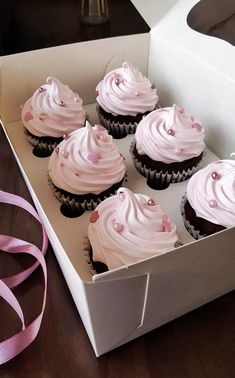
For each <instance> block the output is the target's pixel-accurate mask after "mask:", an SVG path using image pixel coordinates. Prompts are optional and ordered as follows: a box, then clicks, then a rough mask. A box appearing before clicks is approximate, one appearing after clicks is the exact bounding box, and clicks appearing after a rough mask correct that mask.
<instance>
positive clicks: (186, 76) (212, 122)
mask: <svg viewBox="0 0 235 378" xmlns="http://www.w3.org/2000/svg"><path fill="white" fill-rule="evenodd" d="M197 2H198V1H197V0H187V1H185V0H182V1H179V2H178V3H177V4H176V5H175V6H174V7H173V8H172V9H171V11H170V12H168V14H167V15H166V16H165V17H164V18H163V19H162V20H161V21H160V22H159V23H158V24H157V25H156V26H155V27H154V28H153V29H152V30H151V32H150V58H149V73H148V75H149V77H150V79H151V80H152V81H154V82H155V83H156V84H157V86H158V90H159V99H160V100H161V102H162V103H163V104H164V105H166V106H171V105H172V104H173V103H174V102H175V103H178V104H179V105H181V106H183V107H185V109H186V110H187V111H188V112H189V113H191V114H192V115H193V116H194V117H195V118H196V119H198V120H199V121H201V122H202V123H203V125H204V126H205V129H206V143H207V145H208V147H209V148H210V149H212V150H213V152H215V153H216V154H217V155H218V156H219V157H221V158H229V156H230V153H231V152H232V151H234V145H235V132H234V127H233V124H234V98H235V85H234V84H235V50H234V47H233V46H232V45H231V44H229V43H228V42H226V41H224V40H222V39H219V38H212V37H210V36H207V35H204V34H201V33H198V32H196V31H195V30H193V29H191V28H190V27H189V26H188V24H187V15H188V13H189V12H190V10H191V9H192V7H193V6H194V5H195V4H196V3H197Z"/></svg>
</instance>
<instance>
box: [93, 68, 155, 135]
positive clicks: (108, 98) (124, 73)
mask: <svg viewBox="0 0 235 378" xmlns="http://www.w3.org/2000/svg"><path fill="white" fill-rule="evenodd" d="M96 94H97V97H96V101H97V104H98V105H97V112H98V115H99V118H100V122H101V124H102V125H103V126H104V127H105V128H106V129H107V130H108V132H109V134H111V135H112V136H113V137H114V138H117V139H119V138H123V137H125V136H126V135H127V134H134V133H135V131H136V127H137V125H138V123H139V122H140V121H141V119H142V117H143V115H146V114H148V113H149V112H150V111H152V110H153V109H155V107H156V105H157V101H158V96H157V91H156V87H155V85H154V84H151V83H150V81H149V80H148V79H147V78H146V77H145V76H143V74H142V73H141V72H140V71H139V70H138V68H135V67H133V65H132V64H131V63H128V62H125V63H123V65H122V67H121V68H118V69H115V70H113V71H111V72H109V73H108V74H107V75H106V76H105V77H104V79H103V80H102V81H101V82H100V83H99V84H98V85H97V87H96Z"/></svg>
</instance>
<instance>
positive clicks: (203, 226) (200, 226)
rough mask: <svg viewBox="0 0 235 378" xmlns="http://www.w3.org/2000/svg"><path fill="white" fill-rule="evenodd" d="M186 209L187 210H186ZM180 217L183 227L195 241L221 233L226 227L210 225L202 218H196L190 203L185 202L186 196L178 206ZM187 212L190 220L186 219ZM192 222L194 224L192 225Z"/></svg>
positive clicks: (210, 223)
mask: <svg viewBox="0 0 235 378" xmlns="http://www.w3.org/2000/svg"><path fill="white" fill-rule="evenodd" d="M187 209H188V210H187ZM180 210H181V215H182V218H183V221H184V225H185V227H186V229H187V230H188V232H189V233H190V235H192V237H193V238H194V239H196V240H198V239H202V238H204V237H206V236H209V235H213V234H215V233H216V232H219V231H223V230H225V229H226V227H224V226H221V225H219V224H215V223H212V222H210V221H208V220H206V219H204V218H200V217H197V216H196V212H195V210H194V209H193V208H192V207H191V205H190V203H189V202H188V200H187V195H186V194H185V196H184V197H183V198H182V201H181V205H180ZM187 211H190V213H189V214H191V215H190V217H191V218H192V219H188V218H189V217H188V216H187V214H186V213H187ZM193 220H195V221H194V224H192V223H193Z"/></svg>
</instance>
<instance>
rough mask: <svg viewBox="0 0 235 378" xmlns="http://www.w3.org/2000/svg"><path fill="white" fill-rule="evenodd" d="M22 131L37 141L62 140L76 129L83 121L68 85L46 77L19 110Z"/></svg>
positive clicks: (77, 100) (77, 99) (78, 100)
mask: <svg viewBox="0 0 235 378" xmlns="http://www.w3.org/2000/svg"><path fill="white" fill-rule="evenodd" d="M21 116H22V121H23V124H24V126H25V127H26V129H27V130H28V131H29V132H30V133H31V134H33V135H35V136H38V137H47V136H49V137H54V138H58V137H62V136H63V135H64V134H66V133H70V132H72V131H74V130H76V129H78V128H80V127H83V126H84V124H85V119H86V111H85V110H84V108H83V105H82V99H81V98H80V97H79V95H78V94H76V93H74V92H73V91H72V90H71V89H70V88H69V87H68V85H65V84H62V83H61V82H60V81H59V80H58V79H56V78H55V77H48V78H47V81H46V84H44V85H42V86H41V87H40V88H38V89H37V90H36V91H35V92H34V94H33V95H32V97H31V98H29V99H28V100H27V101H26V102H25V104H24V106H23V109H22V114H21Z"/></svg>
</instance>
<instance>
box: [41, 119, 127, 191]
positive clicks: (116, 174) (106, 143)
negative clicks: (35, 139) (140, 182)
mask: <svg viewBox="0 0 235 378" xmlns="http://www.w3.org/2000/svg"><path fill="white" fill-rule="evenodd" d="M48 172H49V176H50V178H51V180H52V182H53V183H54V184H55V185H56V186H57V187H58V188H61V189H63V190H66V191H67V192H69V193H73V194H78V195H82V194H87V193H93V194H99V193H101V192H103V191H104V190H106V189H108V188H109V187H110V186H112V185H113V184H115V183H118V182H120V181H121V180H122V178H123V177H124V176H125V172H126V166H125V163H124V158H123V157H122V156H121V155H120V153H119V151H118V148H117V146H116V144H115V143H114V142H113V138H112V136H111V135H109V134H108V132H107V131H106V130H105V129H104V128H103V127H102V126H99V125H95V126H93V127H92V126H91V125H90V124H89V122H88V121H87V122H86V126H85V127H82V128H80V129H78V130H76V131H74V132H72V133H71V134H69V135H68V136H67V137H66V138H65V139H64V140H63V141H62V142H61V143H60V144H59V146H58V147H57V148H56V149H55V150H54V151H53V153H52V155H51V156H50V159H49V165H48Z"/></svg>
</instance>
